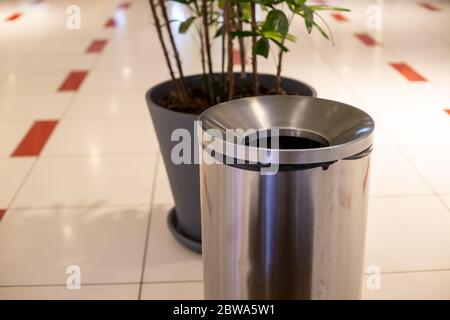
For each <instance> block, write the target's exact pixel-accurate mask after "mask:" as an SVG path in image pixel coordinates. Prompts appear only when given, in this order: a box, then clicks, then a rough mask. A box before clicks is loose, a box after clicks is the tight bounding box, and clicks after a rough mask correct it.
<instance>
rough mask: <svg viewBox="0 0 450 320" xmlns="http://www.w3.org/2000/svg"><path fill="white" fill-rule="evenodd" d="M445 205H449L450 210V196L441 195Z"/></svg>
mask: <svg viewBox="0 0 450 320" xmlns="http://www.w3.org/2000/svg"><path fill="white" fill-rule="evenodd" d="M439 197H440V198H441V199H442V200H443V201H444V203H445V204H446V205H447V207H448V209H449V210H450V195H440V196H439Z"/></svg>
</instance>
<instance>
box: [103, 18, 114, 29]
mask: <svg viewBox="0 0 450 320" xmlns="http://www.w3.org/2000/svg"><path fill="white" fill-rule="evenodd" d="M115 26H116V21H115V20H114V18H109V19H108V21H106V23H105V28H114V27H115Z"/></svg>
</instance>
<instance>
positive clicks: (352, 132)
mask: <svg viewBox="0 0 450 320" xmlns="http://www.w3.org/2000/svg"><path fill="white" fill-rule="evenodd" d="M199 121H200V122H199V126H200V128H201V130H200V132H201V134H202V135H203V136H202V137H200V139H201V141H202V145H203V147H205V146H206V145H208V143H204V141H212V140H215V150H216V151H217V150H218V149H219V150H220V152H221V153H222V154H223V155H226V156H229V157H234V158H239V159H240V158H241V156H242V154H241V155H239V154H238V153H236V149H235V147H236V144H239V145H240V147H241V148H244V149H246V151H245V153H243V154H245V159H243V160H250V161H258V159H256V158H252V155H254V154H255V153H254V151H257V150H263V151H264V152H265V153H266V154H267V156H268V157H269V158H270V159H271V162H276V163H280V164H313V163H323V162H332V161H336V160H340V159H345V158H349V157H352V156H355V155H357V154H359V153H361V152H364V151H366V150H368V149H369V148H370V147H371V146H372V142H373V130H374V127H375V123H374V121H373V119H372V118H371V117H370V116H369V115H368V114H367V113H365V112H364V111H362V110H360V109H358V108H355V107H352V106H350V105H347V104H344V103H341V102H337V101H332V100H326V99H319V98H314V97H304V96H260V97H249V98H242V99H236V100H231V101H227V102H224V103H221V104H218V105H215V106H213V107H211V108H209V109H207V110H206V111H204V112H203V113H202V114H201V115H200V117H199ZM211 129H214V130H212V131H211ZM236 129H238V130H237V131H236ZM267 129H277V130H278V132H279V136H280V137H288V138H292V137H294V139H297V138H300V139H299V140H298V141H297V142H300V144H296V142H295V141H294V143H293V144H290V145H289V142H288V146H286V145H285V146H281V144H282V141H281V140H282V139H281V138H280V145H279V146H278V148H270V147H266V148H261V147H257V146H256V144H252V143H245V141H246V140H245V139H242V136H240V137H239V140H235V141H234V142H233V141H230V139H227V138H225V137H227V132H228V135H230V133H231V134H235V135H237V136H239V135H242V134H244V135H245V134H248V132H261V131H263V130H267ZM210 132H215V134H210ZM217 132H219V133H221V135H218V134H217ZM236 132H237V133H236ZM220 136H221V137H223V138H220ZM253 136H254V134H253ZM205 137H206V139H205ZM228 137H229V136H228ZM250 137H251V134H248V138H247V142H248V139H249V138H250ZM288 140H289V139H288ZM236 141H240V142H236ZM301 142H307V144H306V145H305V147H300V148H296V147H295V146H296V145H302V143H301ZM264 146H265V145H264ZM249 158H250V159H249Z"/></svg>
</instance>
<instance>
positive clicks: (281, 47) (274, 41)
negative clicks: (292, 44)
mask: <svg viewBox="0 0 450 320" xmlns="http://www.w3.org/2000/svg"><path fill="white" fill-rule="evenodd" d="M270 40H271V41H272V42H273V43H275V44H276V45H277V46H278V47H279V48H280V49H281V50H283V52H288V51H289V49H288V48H286V47H285V46H284V45H283V44H282V43H281V42H279V41H276V40H274V39H270Z"/></svg>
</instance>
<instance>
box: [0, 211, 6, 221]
mask: <svg viewBox="0 0 450 320" xmlns="http://www.w3.org/2000/svg"><path fill="white" fill-rule="evenodd" d="M5 213H6V210H5V209H0V221H2V218H3V216H4V215H5Z"/></svg>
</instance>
